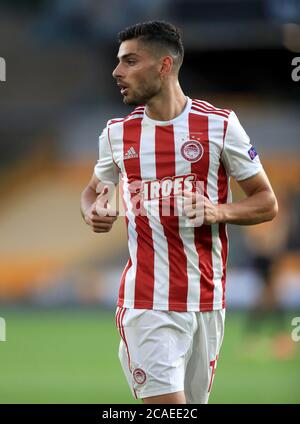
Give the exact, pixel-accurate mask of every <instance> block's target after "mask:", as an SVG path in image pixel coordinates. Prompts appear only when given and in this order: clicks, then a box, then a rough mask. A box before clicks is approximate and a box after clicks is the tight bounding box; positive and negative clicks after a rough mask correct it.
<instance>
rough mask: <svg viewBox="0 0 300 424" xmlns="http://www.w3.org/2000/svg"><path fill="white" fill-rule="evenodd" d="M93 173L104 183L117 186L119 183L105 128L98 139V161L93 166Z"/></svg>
mask: <svg viewBox="0 0 300 424" xmlns="http://www.w3.org/2000/svg"><path fill="white" fill-rule="evenodd" d="M94 173H95V175H96V177H97V178H98V179H99V180H100V181H103V182H104V183H109V182H110V183H111V182H113V183H114V184H118V182H119V169H118V167H117V165H116V164H115V162H114V160H113V155H112V149H111V145H110V142H109V139H108V129H107V126H106V127H105V128H104V130H103V131H102V134H101V135H100V137H99V159H98V161H97V163H96V165H95V168H94Z"/></svg>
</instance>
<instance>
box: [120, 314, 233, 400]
mask: <svg viewBox="0 0 300 424" xmlns="http://www.w3.org/2000/svg"><path fill="white" fill-rule="evenodd" d="M224 322H225V309H221V310H218V311H211V312H174V311H155V310H149V309H128V308H119V307H118V308H117V311H116V325H117V328H118V330H119V333H120V336H121V341H120V346H119V359H120V361H121V365H122V368H123V370H124V373H125V376H126V379H127V381H128V384H129V386H130V388H131V391H132V394H133V396H134V397H135V398H139V399H142V398H146V397H150V396H158V395H163V394H167V393H174V392H178V391H183V390H184V392H185V396H186V400H187V403H194V404H202V403H207V402H208V397H209V394H210V391H211V386H212V382H213V377H214V373H215V368H216V365H217V360H218V357H219V351H220V348H221V344H222V341H223V335H224Z"/></svg>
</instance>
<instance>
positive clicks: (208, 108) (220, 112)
mask: <svg viewBox="0 0 300 424" xmlns="http://www.w3.org/2000/svg"><path fill="white" fill-rule="evenodd" d="M231 112H232V110H230V109H222V108H218V107H216V106H213V105H212V104H211V103H208V102H206V101H205V100H200V99H192V107H191V113H195V114H199V115H211V116H213V117H223V118H225V119H226V120H228V119H229V116H230V114H231Z"/></svg>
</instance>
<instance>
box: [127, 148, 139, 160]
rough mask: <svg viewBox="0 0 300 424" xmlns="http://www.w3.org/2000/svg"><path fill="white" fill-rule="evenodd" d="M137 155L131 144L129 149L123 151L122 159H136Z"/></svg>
mask: <svg viewBox="0 0 300 424" xmlns="http://www.w3.org/2000/svg"><path fill="white" fill-rule="evenodd" d="M138 157H139V155H138V154H137V152H136V151H135V150H134V147H132V146H131V147H130V149H128V150H127V152H126V153H125V155H124V160H125V159H136V158H138Z"/></svg>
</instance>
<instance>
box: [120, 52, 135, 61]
mask: <svg viewBox="0 0 300 424" xmlns="http://www.w3.org/2000/svg"><path fill="white" fill-rule="evenodd" d="M129 56H138V54H136V53H127V54H123V55H122V56H117V59H119V60H121V59H128V57H129Z"/></svg>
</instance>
